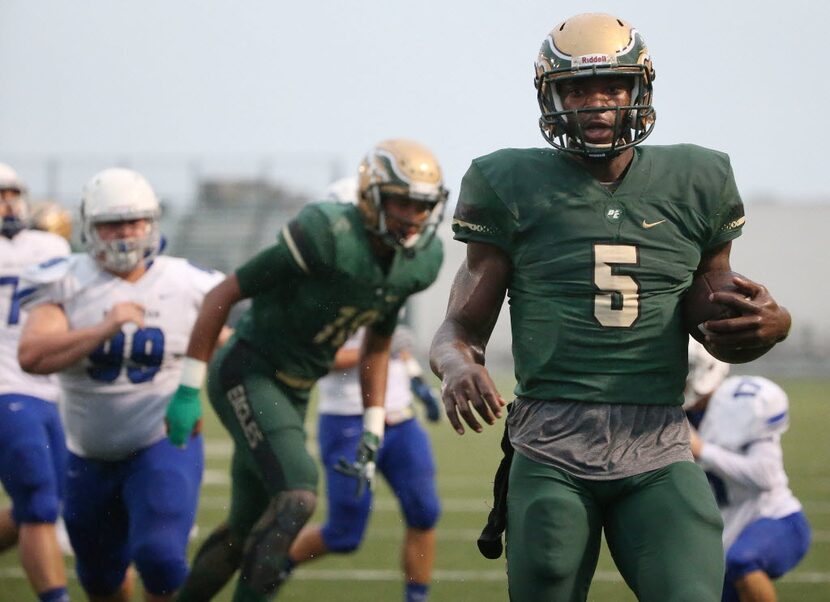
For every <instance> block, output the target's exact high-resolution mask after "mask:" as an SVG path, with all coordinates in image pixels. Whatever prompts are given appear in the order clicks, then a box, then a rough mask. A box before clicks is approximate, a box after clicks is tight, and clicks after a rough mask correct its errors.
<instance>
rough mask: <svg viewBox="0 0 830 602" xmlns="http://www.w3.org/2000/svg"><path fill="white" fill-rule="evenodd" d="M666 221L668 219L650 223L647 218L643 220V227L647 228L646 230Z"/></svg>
mask: <svg viewBox="0 0 830 602" xmlns="http://www.w3.org/2000/svg"><path fill="white" fill-rule="evenodd" d="M665 221H666V220H664V219H661V220H660V221H659V222H651V223H648V222H647V221H646V220H643V228H645V229H646V230H648V229H649V228H653V227H654V226H659V225H660V224H662V223H663V222H665Z"/></svg>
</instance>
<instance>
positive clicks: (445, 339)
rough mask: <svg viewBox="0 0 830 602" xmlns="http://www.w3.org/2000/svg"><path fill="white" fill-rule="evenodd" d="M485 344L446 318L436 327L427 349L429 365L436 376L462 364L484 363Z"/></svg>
mask: <svg viewBox="0 0 830 602" xmlns="http://www.w3.org/2000/svg"><path fill="white" fill-rule="evenodd" d="M484 351H485V344H484V343H482V342H479V341H476V340H475V339H474V338H473V337H472V336H471V335H470V333H469V331H468V330H467V329H466V328H464V327H463V326H462V325H461V324H460V323H458V322H456V321H454V320H451V319H447V320H445V321H444V322H443V324H441V326H440V327H439V328H438V331H437V332H436V333H435V337H434V338H433V340H432V346H431V347H430V350H429V365H430V368H432V371H433V372H434V373H435V375H436V376H438V378H443V376H444V374H445V373H446V372H447V370H449V369H451V368H452V367H453V366H458V365H463V364H480V365H484Z"/></svg>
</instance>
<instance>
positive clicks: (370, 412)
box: [363, 406, 386, 439]
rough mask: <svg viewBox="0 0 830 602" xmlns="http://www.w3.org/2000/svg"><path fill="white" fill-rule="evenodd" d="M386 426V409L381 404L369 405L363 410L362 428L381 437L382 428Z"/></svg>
mask: <svg viewBox="0 0 830 602" xmlns="http://www.w3.org/2000/svg"><path fill="white" fill-rule="evenodd" d="M385 426H386V409H385V408H384V407H382V406H371V407H369V408H366V409H365V410H363V430H364V431H369V432H370V433H372V434H373V435H377V436H378V438H379V439H383V429H384V427H385Z"/></svg>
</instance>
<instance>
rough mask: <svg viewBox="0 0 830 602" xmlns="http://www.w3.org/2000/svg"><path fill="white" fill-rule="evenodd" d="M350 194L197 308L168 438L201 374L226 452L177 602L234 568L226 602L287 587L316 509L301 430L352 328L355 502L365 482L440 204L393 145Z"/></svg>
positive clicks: (421, 166) (434, 179)
mask: <svg viewBox="0 0 830 602" xmlns="http://www.w3.org/2000/svg"><path fill="white" fill-rule="evenodd" d="M359 195H360V198H359V201H358V204H357V206H355V205H353V204H350V203H314V204H310V205H308V206H306V207H305V208H304V209H303V210H302V211H301V212H300V213H299V215H298V216H297V217H296V218H295V219H294V220H292V221H291V222H290V223H289V224H288V225H287V226H286V227H285V228H283V230H282V232H281V233H280V235H279V237H278V240H277V243H276V244H275V245H273V246H271V247H269V248H268V249H266V250H264V251H263V252H261V253H260V254H259V255H257V256H255V257H254V258H253V259H251V260H250V261H248V262H247V263H246V264H244V265H242V266H241V267H240V268H239V269H237V270H236V273H234V274H233V275H231V276H229V277H228V278H227V279H226V280H225V281H223V282H222V283H220V284H219V285H217V287H216V288H214V289H213V290H212V291H211V292H210V293H208V295H207V297H206V298H205V302H204V305H203V309H202V312H201V313H200V315H199V318H198V320H197V322H196V325H195V327H194V330H193V334H192V336H191V340H190V344H189V347H188V351H187V357H186V366H187V367H186V368H185V370H184V374H183V376H182V380H181V386H180V387H179V390H178V391H177V392H176V394H175V395H174V397H173V399H172V400H171V402H170V406H169V408H168V412H167V419H168V425H169V436H170V439H171V440H172V441H173V442H174V443H176V444H178V445H182V444H183V443H184V441H185V438H186V436H187V434H188V433H189V432H190V430H191V428H192V427H193V425H194V423H195V422H196V420H197V419H198V417H199V415H200V404H199V389H200V387H201V385H202V383H203V381H204V379H205V375H207V392H208V397H209V399H210V402H211V405H212V406H213V408H214V409H215V410H216V413H217V414H218V415H219V418H220V419H221V421H222V423H223V425H224V426H225V428H227V429H228V431H229V432H230V434H231V436H232V438H233V441H234V453H233V460H232V467H231V476H232V491H231V504H230V512H229V515H228V519H227V522H226V523H225V524H223V525H221V526H220V527H219V528H217V529H216V530H215V531H214V532H213V533H212V534H211V535H210V536H209V537H208V539H207V541H206V542H205V543H204V544H203V545H202V547H201V549H200V550H199V552H198V553H197V555H196V558H195V561H194V565H193V569H192V571H191V574H190V577H189V578H188V580H187V582H186V583H185V585H184V587H183V588H182V590H181V591H180V595H179V599H180V600H199V601H203V600H208V599H210V598H211V597H212V596H213V595H214V594H215V593H216V592H218V591H219V589H221V587H222V586H223V585H224V584H225V582H227V580H228V579H230V578H231V576H232V575H233V574H234V573H235V571H236V570H237V569H239V570H240V578H239V581H238V583H237V585H236V590H235V593H234V598H233V599H234V600H235V601H236V602H242V601H247V600H268V599H271V598H272V597H273V596H274V595H275V594H276V591H277V589H278V588H279V586H280V585H281V584H282V583H283V582H284V581H285V579H286V577H287V576H288V574H289V573H290V570H291V568H292V567H291V563H290V561H289V559H288V550H289V546H290V545H291V542H292V541H293V539H294V538H295V537H296V535H297V533H298V532H299V530H300V529H301V527H302V526H303V525H304V524H305V522H306V521H307V520H308V518H309V517H310V516H311V514H312V512H313V511H314V506H315V503H316V494H315V491H316V487H317V467H316V464H315V462H314V460H313V459H312V458H311V456H310V455H309V454H308V452H307V451H306V446H305V433H304V430H303V421H304V418H305V412H306V407H307V404H308V399H309V392H310V389H311V387H312V385H313V384H314V383H315V381H316V380H317V379H319V378H320V377H322V376H323V375H324V374H326V373H327V372H328V371H329V370H330V369H331V367H332V365H333V362H334V356H335V352H336V351H337V349H338V348H339V347H341V346H342V345H343V343H344V342H345V341H346V339H347V338H349V336H350V335H351V334H352V333H353V332H354V331H355V330H357V329H358V328H359V327H361V326H367V330H366V336H365V340H364V344H363V348H362V351H361V360H360V375H361V386H362V389H363V400H364V406H365V413H364V421H363V423H364V433H363V436H362V439H361V442H360V446H359V449H358V450H357V461H356V462H354V463H347V462H345V461H344V462H343V463H342V466H341V467H340V468H341V470H342V471H343V472H346V473H347V474H350V475H352V476H355V477H356V478H357V479H358V481H357V483H358V487H357V489H358V492H361V491H362V490H363V489H364V488H365V487H366V486H368V485H369V484H370V482H371V480H372V476H373V473H374V467H375V454H376V452H377V449H378V447H379V445H380V442H381V439H382V437H383V431H384V426H385V423H386V419H385V414H384V408H383V403H384V395H385V391H386V374H387V366H388V363H389V349H390V341H391V337H392V332H393V331H394V329H395V325H396V323H397V319H398V313H399V311H400V309H401V307H402V306H403V305H404V303H405V302H406V300H407V298H408V297H409V296H410V295H412V294H414V293H417V292H419V291H421V290H423V289H425V288H427V287H428V286H429V285H430V284H432V282H433V281H434V280H435V278H436V276H437V274H438V269H439V267H440V265H441V261H442V259H443V250H442V247H441V243H440V241H439V240H438V239H437V238H435V237H434V234H435V230H436V228H437V226H438V224H439V222H440V220H441V217H442V214H443V209H444V205H445V203H446V199H447V191H446V189H445V187H444V184H443V176H442V174H441V168H440V166H439V165H438V162H437V161H436V159H435V157H434V156H433V154H432V153H431V152H430V151H429V150H428V149H427V148H425V147H424V146H422V145H420V144H418V143H416V142H412V141H408V140H400V139H398V140H387V141H384V142H381V143H379V144H378V145H377V146H375V147H374V148H373V149H372V150H371V151H370V152H369V153H368V154H367V156H366V158H365V159H364V160H363V162H362V163H361V165H360V169H359ZM244 298H251V299H252V305H251V308H250V309H249V310H248V311H247V312H246V313H245V314H244V316H243V317H242V319H241V320H240V322H239V325H238V327H237V329H236V333H235V334H234V336H233V338H232V339H231V341H230V342H228V344H226V345H225V346H224V347H223V348H222V349H220V350H219V351H218V352H217V353H216V355H215V357H214V358H213V359H212V361H210V365H209V366H208V364H207V362H208V361H209V360H210V355H211V350H212V349H213V347H214V343H215V340H216V337H217V334H218V333H219V329H220V328H221V326H222V325H223V324H224V323H225V320H226V318H227V316H228V312H229V311H230V309H231V307H232V306H233V305H234V304H235V303H236V302H238V301H239V300H241V299H244Z"/></svg>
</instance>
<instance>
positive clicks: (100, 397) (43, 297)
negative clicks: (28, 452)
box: [28, 254, 224, 460]
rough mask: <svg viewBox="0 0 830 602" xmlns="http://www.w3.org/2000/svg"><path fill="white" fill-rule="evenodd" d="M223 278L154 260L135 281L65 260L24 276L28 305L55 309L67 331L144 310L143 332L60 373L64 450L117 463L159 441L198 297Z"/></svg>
mask: <svg viewBox="0 0 830 602" xmlns="http://www.w3.org/2000/svg"><path fill="white" fill-rule="evenodd" d="M223 277H224V276H223V275H222V274H221V273H219V272H215V271H209V270H202V269H200V268H197V267H195V266H193V265H192V264H190V263H188V262H187V261H186V260H183V259H178V258H174V257H167V256H161V257H157V258H156V259H155V260H154V261H153V263H152V265H151V266H150V267H149V268H148V270H147V272H146V273H145V274H144V275H143V276H142V277H141V278H140V279H139V280H138V281H136V282H128V281H126V280H123V279H121V278H118V277H116V276H113V275H112V274H110V273H108V272H106V271H104V270H102V269H101V268H99V267H98V265H97V264H96V263H95V262H94V261H93V260H92V259H91V258H90V257H89V256H88V255H87V254H77V255H73V256H72V257H71V258H70V259H69V261H68V262H66V266H64V268H63V270H62V271H60V272H59V271H58V270H56V269H54V270H53V271H52V272H50V273H49V274H46V273H44V272H42V271H41V272H39V273H36V274H32V275H31V277H30V279H29V280H28V282H29V283H31V285H32V288H34V289H36V290H35V291H34V292H33V293H32V294H31V297H32V301H31V303H32V304H37V303H50V302H51V303H59V304H60V305H61V307H62V308H63V311H64V313H65V315H66V317H67V320H68V322H69V326H70V328H72V329H79V328H87V327H90V326H93V325H95V324H98V323H100V321H101V320H102V318H103V316H104V315H105V314H106V313H107V312H108V311H109V310H110V309H112V307H113V306H114V305H115V304H116V303H119V302H123V301H131V302H134V303H138V304H139V305H141V306H142V307H143V308H144V325H143V326H142V327H141V328H139V329H135V328H127V327H125V328H124V329H122V330H121V331H120V332H118V333H117V334H116V335H115V336H113V337H112V338H111V339H110V340H108V341H106V342H105V343H104V344H102V345H101V346H100V347H99V348H98V349H96V350H95V351H93V352H92V353H91V354H90V355H89V356H88V357H86V358H84V359H83V360H82V361H80V362H78V363H77V364H75V365H73V366H69V367H68V368H66V369H65V370H63V371H61V372H60V384H61V388H62V392H63V401H64V403H63V404H62V417H63V420H64V428H65V431H66V436H67V445H68V447H69V449H70V450H71V451H72V452H74V453H76V454H78V455H80V456H83V457H88V458H95V459H101V460H118V459H121V458H124V457H126V456H127V455H129V454H130V453H132V452H135V451H137V450H140V449H143V448H145V447H147V446H149V445H152V444H153V443H155V442H157V441H158V440H160V439H161V438H163V437H164V436H165V432H164V413H165V410H166V407H167V403H168V401H169V399H170V396H171V395H172V393H173V391H174V390H175V388H176V386H177V385H178V381H179V373H180V371H181V363H182V357H183V356H184V353H185V351H186V347H187V344H188V341H189V338H190V331H191V329H192V328H193V324H194V323H195V321H196V318H197V316H198V313H199V309H200V307H201V304H202V300H203V299H204V295H205V293H206V292H207V291H208V290H210V289H211V288H212V287H213V286H215V285H216V284H217V283H218V282H219V281H221V280H222V278H223Z"/></svg>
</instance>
